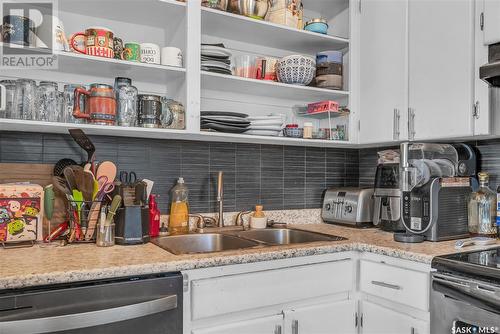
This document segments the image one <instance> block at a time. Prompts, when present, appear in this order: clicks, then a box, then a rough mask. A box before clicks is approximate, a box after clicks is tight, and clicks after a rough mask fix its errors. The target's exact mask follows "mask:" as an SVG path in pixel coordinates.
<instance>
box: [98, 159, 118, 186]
mask: <svg viewBox="0 0 500 334" xmlns="http://www.w3.org/2000/svg"><path fill="white" fill-rule="evenodd" d="M101 176H106V177H107V178H108V182H113V181H115V178H116V165H115V164H114V163H112V162H111V161H103V162H101V163H100V164H99V167H97V172H96V175H95V179H96V180H99V178H100V177H101Z"/></svg>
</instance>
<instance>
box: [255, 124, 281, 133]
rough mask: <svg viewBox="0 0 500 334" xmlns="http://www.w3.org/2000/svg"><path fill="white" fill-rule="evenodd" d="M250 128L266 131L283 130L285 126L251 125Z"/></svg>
mask: <svg viewBox="0 0 500 334" xmlns="http://www.w3.org/2000/svg"><path fill="white" fill-rule="evenodd" d="M249 129H250V130H266V131H281V129H283V127H282V126H281V124H280V125H253V124H252V125H250V127H249Z"/></svg>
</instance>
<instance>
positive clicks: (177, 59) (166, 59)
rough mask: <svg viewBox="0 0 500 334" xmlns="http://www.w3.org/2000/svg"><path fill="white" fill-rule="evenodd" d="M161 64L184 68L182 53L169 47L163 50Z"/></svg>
mask: <svg viewBox="0 0 500 334" xmlns="http://www.w3.org/2000/svg"><path fill="white" fill-rule="evenodd" d="M161 64H162V65H168V66H177V67H182V51H181V49H179V48H174V47H171V46H167V47H164V48H162V49H161Z"/></svg>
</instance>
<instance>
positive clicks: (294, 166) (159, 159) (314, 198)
mask: <svg viewBox="0 0 500 334" xmlns="http://www.w3.org/2000/svg"><path fill="white" fill-rule="evenodd" d="M91 139H92V141H93V142H94V144H95V146H96V149H97V150H96V159H97V160H98V161H103V160H111V161H114V162H116V163H117V164H118V169H119V170H127V171H131V170H133V171H135V172H136V173H137V175H138V177H139V178H148V179H151V180H154V181H155V186H154V189H153V192H154V193H157V194H159V195H160V198H159V203H160V209H161V210H162V212H164V213H165V212H167V208H168V203H169V190H170V188H171V187H172V186H173V185H174V184H175V181H176V179H177V178H178V177H179V176H183V177H184V178H185V179H186V183H187V185H188V187H189V190H190V196H189V200H190V206H191V209H192V211H193V212H213V211H215V210H216V207H217V204H216V192H217V173H218V171H223V172H224V191H225V192H224V207H225V210H227V211H239V210H246V209H251V208H252V207H253V205H255V204H257V203H260V204H263V205H264V208H265V209H267V210H272V209H274V210H278V209H301V208H319V207H320V206H321V196H322V192H323V190H324V189H325V188H326V187H332V186H357V185H358V182H359V178H360V175H359V172H360V170H359V169H358V165H359V151H358V150H355V149H330V148H311V147H295V146H274V145H256V144H235V143H223V142H213V143H207V142H195V141H180V140H153V139H136V138H119V137H104V136H93V137H91ZM61 158H73V159H75V160H76V161H81V160H84V159H86V153H85V152H84V151H83V150H81V149H80V147H79V146H78V145H77V144H76V143H74V142H73V140H72V139H71V137H70V136H69V135H58V134H41V133H19V132H2V133H0V162H22V163H55V162H57V160H59V159H61ZM0 173H1V171H0Z"/></svg>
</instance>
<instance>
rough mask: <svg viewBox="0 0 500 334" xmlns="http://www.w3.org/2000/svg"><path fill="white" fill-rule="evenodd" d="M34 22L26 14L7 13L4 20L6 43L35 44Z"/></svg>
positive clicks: (3, 27)
mask: <svg viewBox="0 0 500 334" xmlns="http://www.w3.org/2000/svg"><path fill="white" fill-rule="evenodd" d="M34 26H35V24H34V22H33V21H32V20H30V19H29V18H28V17H26V16H21V15H5V16H4V17H3V22H2V38H1V40H2V41H3V42H4V43H12V44H19V45H23V46H34V45H35V44H34V36H35V35H34Z"/></svg>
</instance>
